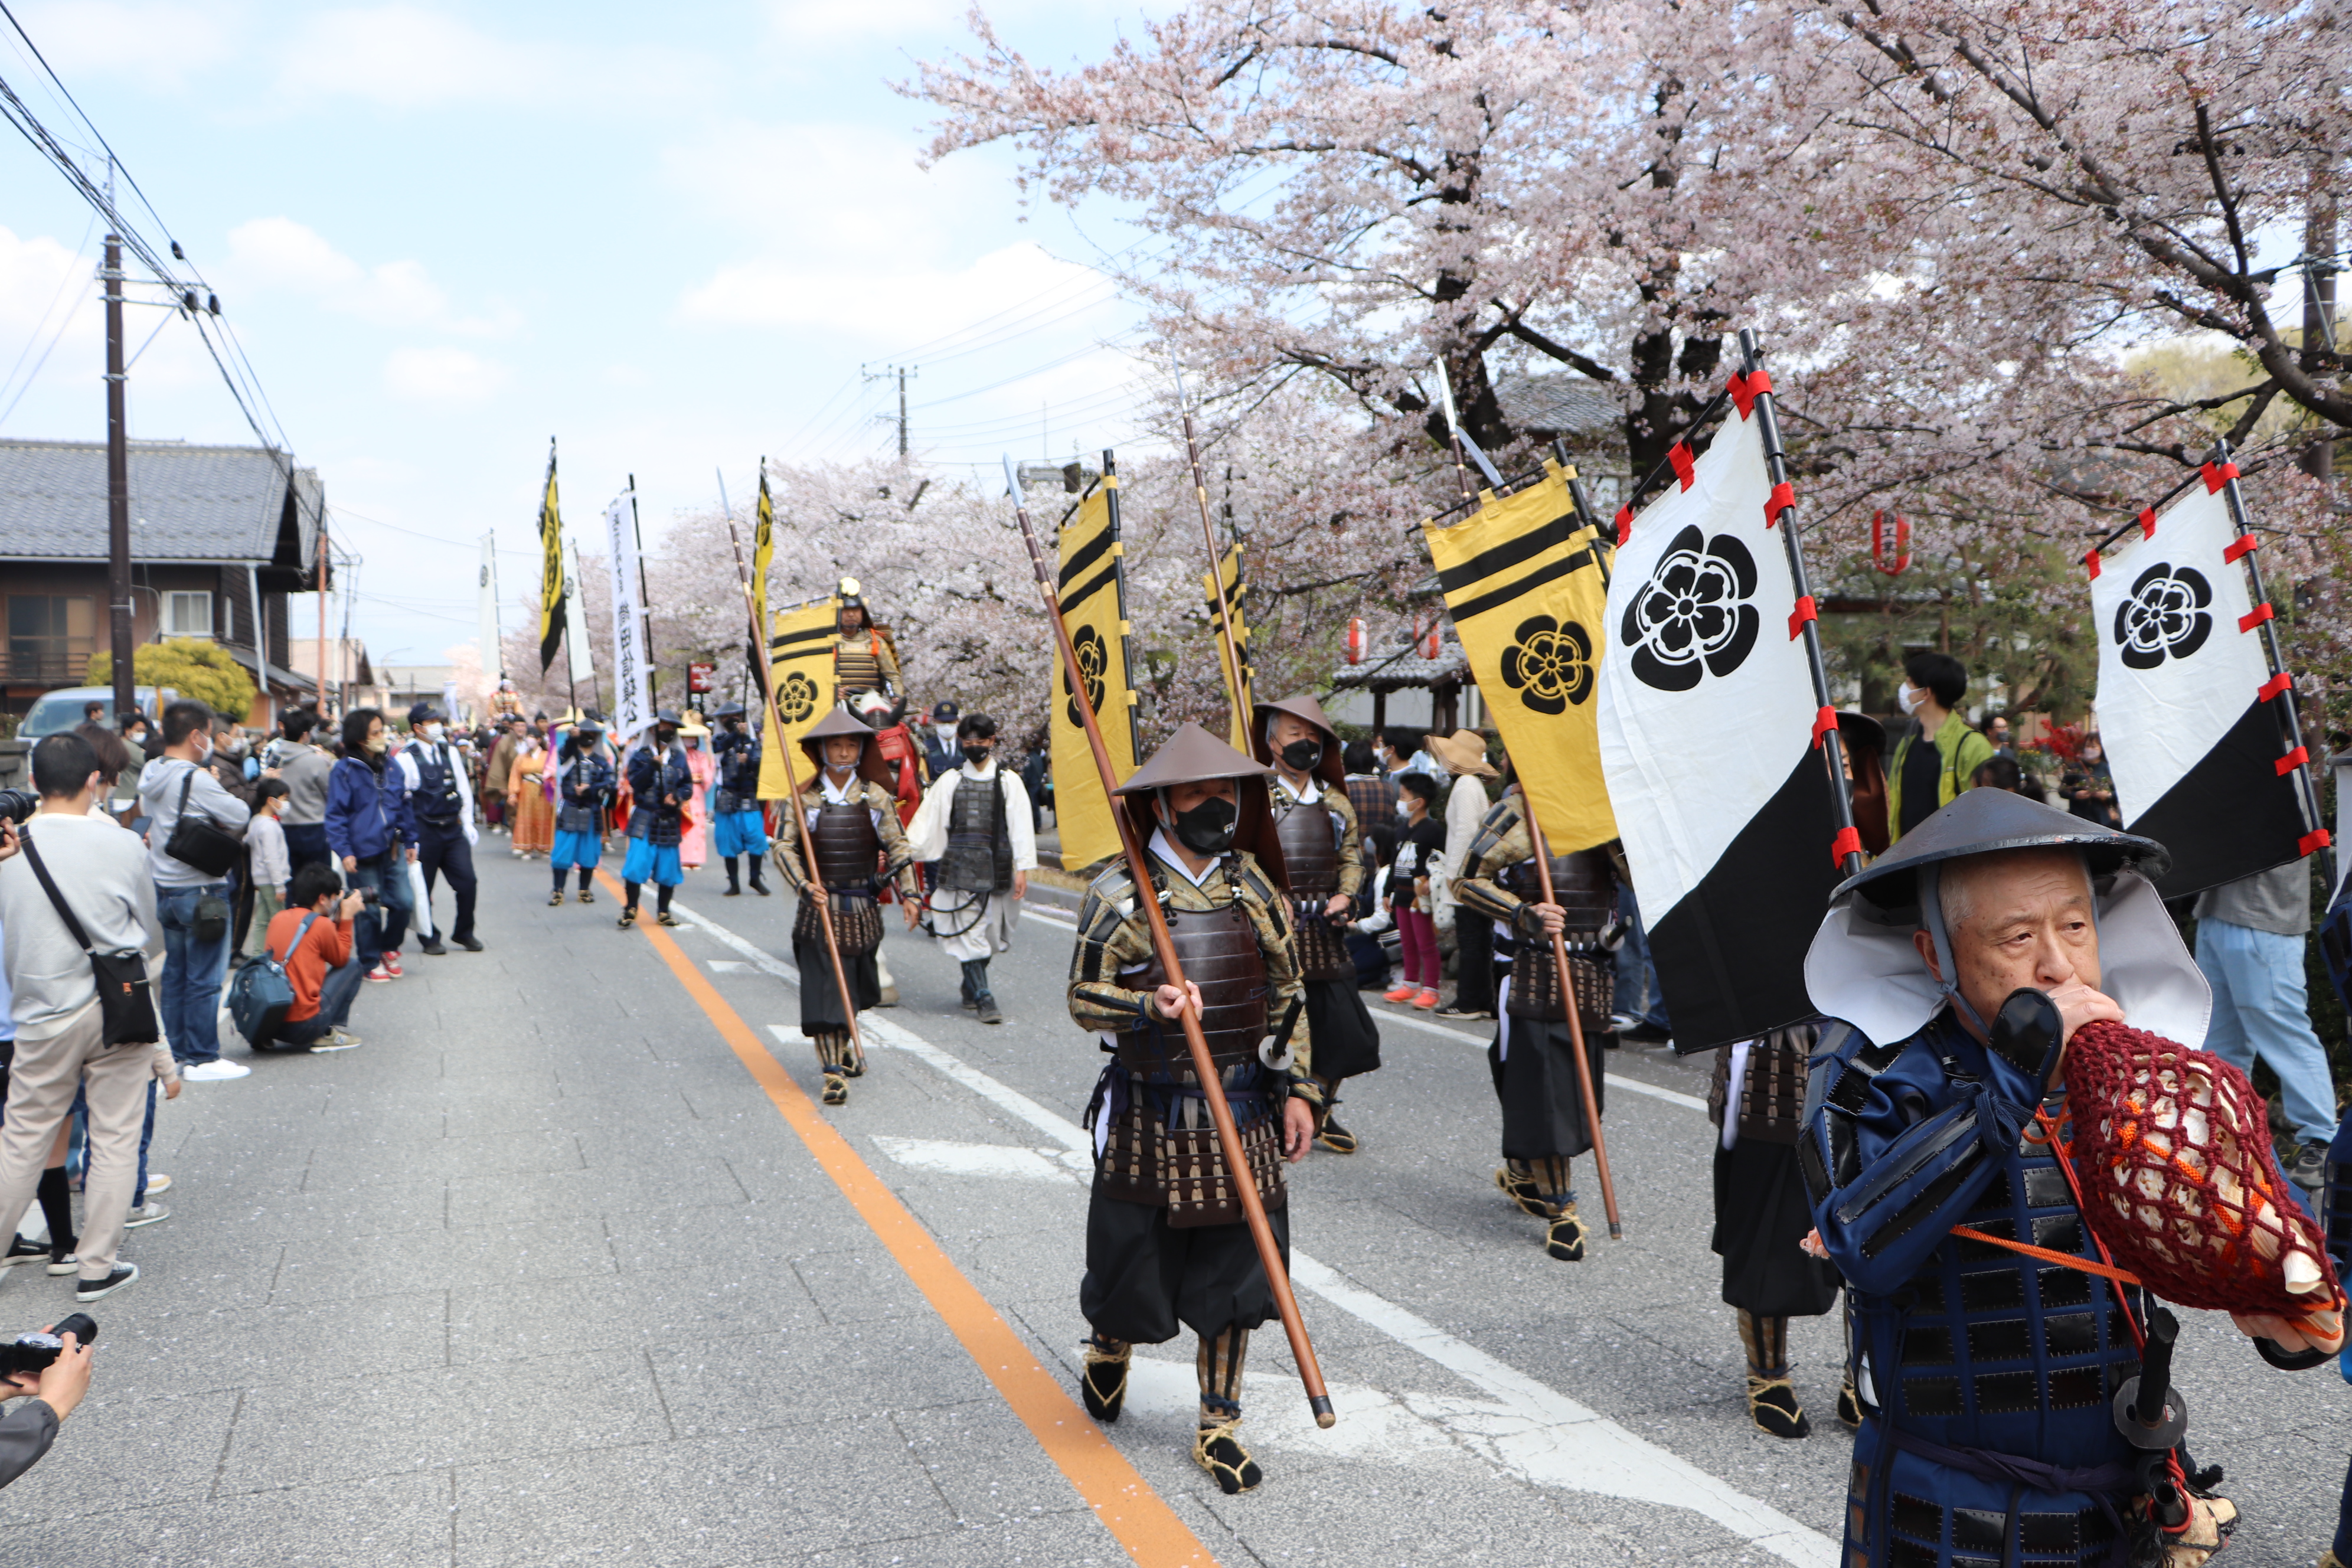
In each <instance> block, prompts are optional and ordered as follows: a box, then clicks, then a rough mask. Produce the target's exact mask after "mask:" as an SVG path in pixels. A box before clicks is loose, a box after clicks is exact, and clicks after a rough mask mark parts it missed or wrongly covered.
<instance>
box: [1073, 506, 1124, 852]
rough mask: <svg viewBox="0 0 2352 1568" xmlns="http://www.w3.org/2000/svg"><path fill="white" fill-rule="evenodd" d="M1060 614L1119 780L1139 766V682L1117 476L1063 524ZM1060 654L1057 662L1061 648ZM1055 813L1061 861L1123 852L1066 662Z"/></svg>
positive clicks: (1111, 763) (1121, 780)
mask: <svg viewBox="0 0 2352 1568" xmlns="http://www.w3.org/2000/svg"><path fill="white" fill-rule="evenodd" d="M1060 548H1061V578H1060V582H1059V584H1057V588H1058V592H1059V593H1060V595H1061V598H1062V621H1063V624H1064V625H1065V626H1068V627H1069V630H1070V646H1071V647H1074V648H1076V650H1077V655H1078V669H1079V672H1080V673H1081V674H1082V675H1084V676H1085V677H1086V682H1087V700H1088V701H1090V702H1092V703H1093V704H1094V709H1095V722H1096V723H1097V725H1099V726H1100V727H1101V729H1102V738H1103V746H1104V748H1105V749H1106V750H1108V752H1110V765H1111V772H1112V773H1113V774H1115V775H1116V776H1117V777H1118V781H1119V782H1120V783H1121V784H1125V783H1126V782H1127V778H1128V775H1129V773H1133V772H1135V753H1136V752H1137V750H1138V747H1137V745H1136V736H1135V721H1136V712H1135V701H1136V692H1135V688H1134V687H1133V686H1132V685H1131V684H1129V679H1128V664H1127V652H1128V649H1127V638H1128V631H1129V626H1128V622H1127V581H1126V567H1125V563H1124V562H1123V560H1122V556H1123V554H1124V553H1125V551H1126V546H1125V545H1123V544H1121V543H1120V542H1119V538H1118V475H1117V474H1106V475H1105V476H1103V482H1102V484H1101V486H1100V488H1098V489H1096V490H1095V491H1093V492H1092V493H1091V494H1089V495H1088V496H1087V498H1086V499H1085V500H1082V501H1080V502H1079V503H1078V504H1077V507H1076V510H1075V511H1074V513H1073V514H1072V515H1071V516H1070V517H1068V518H1067V519H1066V520H1065V521H1064V522H1063V524H1062V537H1061V546H1060ZM1060 662H1061V661H1060V658H1059V656H1058V655H1057V656H1056V657H1055V663H1056V664H1059V663H1060ZM1052 742H1053V761H1054V820H1055V823H1056V824H1057V825H1058V826H1059V827H1060V829H1061V835H1062V865H1063V867H1064V868H1066V869H1068V870H1072V871H1076V870H1077V869H1079V868H1082V867H1086V866H1091V865H1093V864H1094V863H1095V862H1097V860H1104V859H1108V858H1110V857H1111V856H1113V855H1116V854H1118V850H1119V844H1118V826H1117V825H1116V824H1115V823H1114V821H1113V819H1112V817H1111V805H1110V801H1109V799H1108V797H1107V796H1105V795H1104V794H1103V788H1102V774H1101V773H1100V772H1098V771H1097V768H1096V767H1095V759H1094V752H1093V749H1092V748H1090V747H1089V746H1088V745H1087V731H1086V726H1085V724H1084V723H1083V722H1082V721H1080V720H1079V718H1078V704H1077V699H1076V691H1075V689H1074V688H1073V686H1072V685H1071V681H1070V671H1069V669H1068V668H1066V667H1064V668H1063V669H1062V689H1061V695H1060V699H1059V700H1057V701H1056V702H1055V704H1054V713H1053V729H1052Z"/></svg>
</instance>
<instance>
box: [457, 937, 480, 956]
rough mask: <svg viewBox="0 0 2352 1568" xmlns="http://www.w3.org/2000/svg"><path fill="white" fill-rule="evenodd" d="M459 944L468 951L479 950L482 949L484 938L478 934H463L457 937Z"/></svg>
mask: <svg viewBox="0 0 2352 1568" xmlns="http://www.w3.org/2000/svg"><path fill="white" fill-rule="evenodd" d="M457 945H458V946H459V947H462V948H464V949H465V950H466V951H467V952H481V951H482V939H481V938H479V937H478V936H461V937H459V938H458V939H457Z"/></svg>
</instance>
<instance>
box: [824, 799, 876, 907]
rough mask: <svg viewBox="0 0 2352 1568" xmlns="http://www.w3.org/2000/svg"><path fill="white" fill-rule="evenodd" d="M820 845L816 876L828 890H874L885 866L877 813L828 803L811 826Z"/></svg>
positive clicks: (859, 807) (856, 806) (860, 807)
mask: <svg viewBox="0 0 2352 1568" xmlns="http://www.w3.org/2000/svg"><path fill="white" fill-rule="evenodd" d="M809 837H810V839H811V840H812V841H813V842H814V844H815V846H816V874H817V876H818V878H819V879H821V880H822V881H823V882H824V885H825V886H826V887H827V888H870V887H872V886H873V885H874V876H875V871H876V868H877V867H878V866H879V865H880V864H881V854H882V836H881V835H880V834H878V833H877V832H876V831H875V830H874V817H873V814H872V813H870V812H869V811H867V810H866V807H864V806H862V805H834V804H833V803H832V802H830V801H828V802H826V803H825V805H824V806H823V807H822V808H820V809H819V810H818V812H817V814H816V820H815V821H814V823H812V824H810V825H809Z"/></svg>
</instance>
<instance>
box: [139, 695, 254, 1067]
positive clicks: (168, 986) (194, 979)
mask: <svg viewBox="0 0 2352 1568" xmlns="http://www.w3.org/2000/svg"><path fill="white" fill-rule="evenodd" d="M212 760H213V710H211V709H210V708H209V707H207V706H205V704H204V703H202V702H199V701H197V700H195V699H194V698H184V699H182V700H180V701H177V702H174V703H173V704H172V705H171V706H170V707H168V708H166V709H164V710H163V755H162V756H161V757H159V758H157V759H156V760H155V761H154V762H153V763H150V764H149V765H148V768H147V771H146V772H145V773H143V774H142V775H141V776H140V780H139V802H140V805H141V806H142V808H143V809H144V810H145V812H146V814H147V857H148V868H149V872H150V874H151V875H152V877H153V878H154V880H155V910H156V913H157V915H158V917H159V918H160V919H161V920H162V921H163V938H164V942H165V943H166V952H165V955H164V959H163V984H162V985H161V987H160V988H159V989H160V990H161V991H162V993H163V995H162V1006H161V1007H160V1009H159V1011H160V1012H161V1014H162V1016H163V1037H164V1038H165V1039H167V1040H169V1041H170V1042H171V1043H172V1054H173V1056H174V1057H177V1058H179V1062H180V1076H181V1077H183V1078H184V1079H187V1080H188V1081H189V1082H191V1083H206V1082H210V1081H212V1080H214V1079H232V1078H243V1077H244V1076H245V1075H246V1074H247V1073H248V1072H251V1071H252V1070H253V1069H252V1068H248V1067H246V1066H245V1065H244V1064H242V1063H240V1062H226V1061H223V1060H221V1054H220V1023H219V1019H220V999H221V982H222V980H223V979H224V978H225V977H226V974H227V973H228V950H229V927H230V924H231V923H232V919H233V916H234V914H235V910H233V909H232V907H231V904H230V900H229V884H228V872H229V868H230V867H232V866H234V865H236V863H237V861H238V860H239V859H240V858H243V856H244V852H245V827H246V824H247V822H248V821H249V820H251V818H252V816H253V809H252V807H250V806H248V805H247V804H246V803H245V802H244V801H241V800H239V799H238V798H237V797H236V796H235V795H231V794H230V793H229V792H228V791H227V790H226V789H224V788H222V787H221V782H220V780H219V779H218V778H217V777H215V774H214V773H213V770H212V767H211V765H210V764H211V763H212Z"/></svg>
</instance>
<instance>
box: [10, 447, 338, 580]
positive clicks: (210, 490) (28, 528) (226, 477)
mask: <svg viewBox="0 0 2352 1568" xmlns="http://www.w3.org/2000/svg"><path fill="white" fill-rule="evenodd" d="M130 457H131V555H132V557H133V558H134V559H137V560H141V561H226V562H245V561H250V562H257V563H261V564H264V565H271V564H275V565H278V566H281V567H289V568H292V569H295V570H301V569H304V568H307V567H308V566H309V565H310V561H311V556H312V552H314V551H315V549H316V548H317V544H318V534H317V532H316V530H317V528H318V521H319V511H320V506H321V505H322V504H323V501H324V492H323V491H322V490H321V489H320V485H319V476H318V472H317V470H315V469H311V468H294V467H293V466H292V459H291V458H289V457H288V456H287V455H286V454H284V453H282V452H273V451H271V450H269V449H268V448H266V447H199V446H192V445H189V444H186V443H184V442H179V441H133V442H131V452H130ZM289 472H290V473H291V475H292V476H293V478H292V483H293V488H294V492H295V496H296V500H297V505H296V507H295V511H296V513H297V515H298V517H299V542H297V541H295V540H291V539H288V540H281V538H280V529H281V525H282V523H283V521H284V519H285V513H286V499H287V486H288V475H289ZM106 499H107V488H106V445H105V443H104V442H100V441H0V557H7V558H11V559H16V560H49V561H91V560H104V559H105V558H106ZM281 544H284V545H285V546H287V548H285V549H283V550H281V549H280V545H281Z"/></svg>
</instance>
